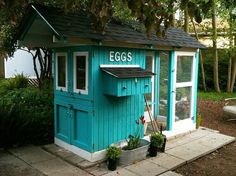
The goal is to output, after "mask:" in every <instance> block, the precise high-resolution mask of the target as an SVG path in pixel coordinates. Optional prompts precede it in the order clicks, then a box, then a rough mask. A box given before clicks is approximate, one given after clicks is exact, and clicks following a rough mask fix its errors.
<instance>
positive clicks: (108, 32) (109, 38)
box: [20, 4, 205, 48]
mask: <svg viewBox="0 0 236 176" xmlns="http://www.w3.org/2000/svg"><path fill="white" fill-rule="evenodd" d="M32 16H39V17H40V18H41V19H42V20H44V21H45V22H46V23H47V25H48V26H49V27H50V28H51V30H52V31H53V33H54V34H55V35H56V36H57V37H58V38H69V37H77V38H80V39H90V40H98V41H106V42H123V43H129V44H146V45H158V46H164V47H165V46H167V47H178V48H180V47H185V48H205V46H204V45H202V44H201V43H200V42H198V41H197V40H196V39H195V38H193V37H191V36H190V35H189V34H187V33H186V32H184V31H182V30H181V29H178V28H168V29H167V33H166V38H159V37H157V36H156V35H155V34H154V33H153V34H151V36H150V37H149V38H148V37H147V36H146V34H145V33H143V32H141V31H137V30H135V29H133V28H132V27H131V26H129V25H124V24H120V23H117V22H115V21H111V22H110V23H109V24H108V25H107V27H106V28H105V32H104V33H98V32H95V31H94V30H92V29H91V20H90V18H89V15H88V13H87V12H85V11H83V10H81V11H80V12H79V13H65V12H64V11H63V10H62V9H58V8H53V7H47V6H42V5H36V4H31V5H30V7H29V8H28V10H27V13H26V15H25V18H24V19H23V22H22V25H21V28H20V33H23V31H24V28H25V26H27V25H28V23H29V21H30V20H29V19H30V18H31V17H32Z"/></svg>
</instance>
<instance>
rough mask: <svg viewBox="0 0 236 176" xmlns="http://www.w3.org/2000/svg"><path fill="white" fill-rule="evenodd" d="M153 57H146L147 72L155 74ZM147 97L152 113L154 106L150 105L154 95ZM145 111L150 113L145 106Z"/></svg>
mask: <svg viewBox="0 0 236 176" xmlns="http://www.w3.org/2000/svg"><path fill="white" fill-rule="evenodd" d="M152 69H153V56H146V65H145V70H147V71H150V72H153V70H152ZM145 97H146V99H147V102H148V103H149V110H150V111H152V105H151V104H150V103H151V102H152V93H146V94H145ZM144 111H148V110H147V107H146V106H145V108H144Z"/></svg>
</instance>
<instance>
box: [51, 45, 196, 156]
mask: <svg viewBox="0 0 236 176" xmlns="http://www.w3.org/2000/svg"><path fill="white" fill-rule="evenodd" d="M78 51H81V52H88V56H89V58H88V62H89V66H88V67H89V72H88V95H83V94H78V93H74V92H73V79H74V78H73V52H78ZM110 51H115V52H126V53H127V52H131V53H132V57H133V59H132V61H130V62H122V61H119V62H116V61H113V62H111V61H109V52H110ZM57 52H66V53H67V56H68V67H67V70H68V75H67V78H68V82H67V84H68V91H64V92H63V91H58V90H56V87H55V89H54V90H55V93H54V95H55V101H54V102H55V107H54V112H55V136H56V137H57V138H59V139H61V140H63V141H65V142H67V143H69V144H72V145H75V146H77V147H79V148H81V149H84V150H86V151H89V152H96V151H99V150H103V149H106V148H107V147H108V146H109V145H110V144H111V143H113V142H117V141H119V140H123V139H127V138H128V136H129V135H130V134H131V135H134V134H135V133H136V132H137V128H138V127H139V126H137V124H136V123H135V121H136V120H137V119H138V118H139V117H140V116H141V115H143V114H144V97H143V94H139V95H132V96H122V97H116V96H111V95H106V94H105V93H104V88H107V87H108V86H109V84H108V83H107V82H106V80H104V74H105V73H104V72H103V71H102V70H101V69H100V65H112V64H114V65H123V64H126V65H127V64H129V65H140V66H141V67H142V68H144V67H145V58H146V51H145V50H143V49H125V48H112V47H103V46H89V47H88V46H83V47H82V46H81V47H70V48H59V49H55V50H54V53H57ZM155 63H156V68H155V71H156V73H158V75H159V72H160V70H158V68H159V54H158V52H156V61H155ZM169 64H170V65H169V67H170V73H169V90H168V92H169V95H168V99H169V100H170V101H169V102H168V106H169V107H171V104H172V101H171V100H172V98H171V97H172V94H173V79H172V78H173V76H174V75H173V68H174V67H173V66H174V51H172V52H171V54H170V63H169ZM55 65H56V61H55ZM54 70H56V68H55V69H54ZM196 71H197V70H196ZM55 74H56V71H55ZM54 76H55V77H56V75H54ZM195 79H197V76H196V78H195ZM54 83H55V81H54ZM156 84H158V77H157V76H156ZM195 84H196V83H195ZM111 87H112V86H111ZM155 91H156V93H155V99H156V98H157V99H158V85H155ZM194 91H195V94H197V92H196V91H197V89H195V90H194ZM140 92H142V91H141V90H140ZM157 101H158V100H157ZM194 108H196V107H194ZM168 109H169V111H168V119H169V120H168V121H167V122H168V130H171V129H172V121H171V118H172V117H171V116H172V110H173V109H171V108H168ZM156 113H158V111H156Z"/></svg>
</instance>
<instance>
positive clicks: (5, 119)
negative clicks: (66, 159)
mask: <svg viewBox="0 0 236 176" xmlns="http://www.w3.org/2000/svg"><path fill="white" fill-rule="evenodd" d="M0 96H1V99H0V146H4V147H8V146H11V145H13V144H24V143H34V144H41V143H48V142H51V141H52V140H53V131H54V130H53V96H52V95H51V94H50V92H49V91H45V90H39V89H36V88H21V89H14V90H9V91H5V93H4V94H0Z"/></svg>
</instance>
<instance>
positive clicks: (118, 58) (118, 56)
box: [115, 52, 120, 62]
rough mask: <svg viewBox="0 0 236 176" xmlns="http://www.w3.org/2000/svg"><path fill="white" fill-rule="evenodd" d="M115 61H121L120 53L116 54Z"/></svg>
mask: <svg viewBox="0 0 236 176" xmlns="http://www.w3.org/2000/svg"><path fill="white" fill-rule="evenodd" d="M115 60H116V62H119V61H120V53H119V52H116V53H115Z"/></svg>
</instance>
